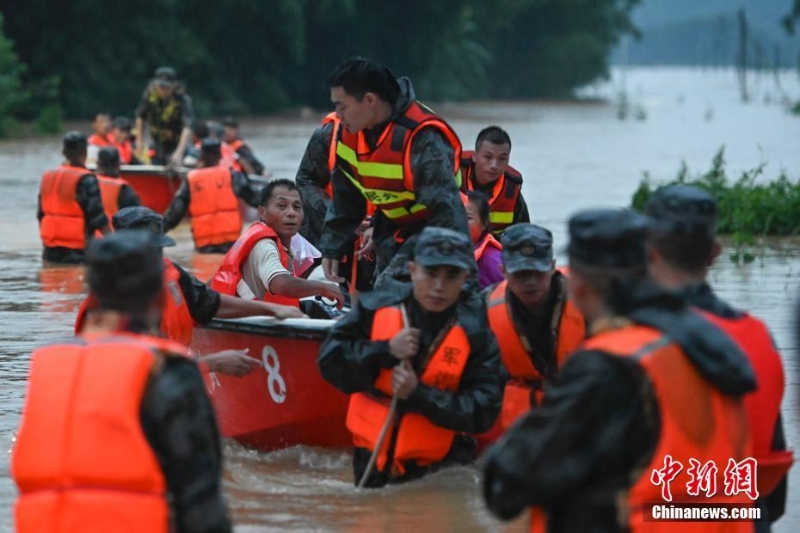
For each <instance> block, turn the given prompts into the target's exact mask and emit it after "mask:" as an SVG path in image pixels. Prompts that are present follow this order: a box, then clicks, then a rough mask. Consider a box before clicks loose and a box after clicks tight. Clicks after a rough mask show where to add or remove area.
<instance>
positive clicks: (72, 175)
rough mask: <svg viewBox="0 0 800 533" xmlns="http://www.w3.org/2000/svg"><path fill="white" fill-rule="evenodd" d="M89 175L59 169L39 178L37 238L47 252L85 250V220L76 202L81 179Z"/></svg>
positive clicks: (80, 170)
mask: <svg viewBox="0 0 800 533" xmlns="http://www.w3.org/2000/svg"><path fill="white" fill-rule="evenodd" d="M87 174H91V172H89V171H88V170H86V169H85V168H82V167H72V166H68V165H61V166H60V167H58V168H57V169H56V170H49V171H47V172H45V173H44V175H43V176H42V184H41V188H40V189H39V194H40V196H41V201H42V211H43V212H44V217H43V218H42V220H41V222H40V223H39V236H40V237H41V238H42V243H43V244H44V245H45V246H46V247H48V248H54V247H63V248H70V249H72V250H83V249H84V247H85V246H86V217H85V215H84V213H83V209H81V206H80V204H79V203H78V201H77V200H76V199H75V191H76V189H77V187H78V182H79V181H80V179H81V178H82V177H83V176H85V175H87Z"/></svg>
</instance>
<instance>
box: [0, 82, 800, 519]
mask: <svg viewBox="0 0 800 533" xmlns="http://www.w3.org/2000/svg"><path fill="white" fill-rule="evenodd" d="M618 80H619V77H618V76H617V77H615V79H614V81H612V82H611V83H608V84H603V85H599V86H597V87H592V88H588V89H586V91H585V93H586V94H587V95H589V96H601V97H607V98H609V102H610V103H600V104H578V103H526V102H501V103H483V102H479V103H472V104H457V105H440V106H434V107H435V108H436V109H437V110H438V111H439V112H440V113H441V114H442V115H443V116H444V117H445V118H447V119H449V120H450V121H451V123H452V124H453V126H454V127H455V129H456V131H457V132H458V134H459V135H460V136H461V138H462V142H463V143H464V144H465V147H471V145H472V141H473V140H474V137H475V135H476V134H477V132H478V131H479V130H480V129H481V128H482V127H484V126H486V125H489V124H498V125H501V126H502V127H504V128H506V129H507V130H508V131H509V133H510V134H511V138H512V141H513V143H514V147H513V153H512V164H513V165H514V166H515V167H516V168H517V169H519V170H520V171H521V172H522V173H523V176H524V177H525V187H524V190H523V192H524V195H525V198H526V200H527V201H528V204H529V206H530V211H531V215H532V218H533V221H534V222H536V223H539V224H542V225H545V226H547V227H549V228H551V229H552V230H553V233H554V235H555V239H556V246H557V248H559V249H560V248H561V247H563V243H564V236H565V224H564V223H565V221H566V219H567V218H568V216H569V215H570V214H571V213H572V212H574V211H575V210H578V209H581V208H585V207H596V206H614V205H619V206H621V205H627V204H628V203H629V202H630V197H631V194H632V192H633V191H634V189H635V187H636V185H637V184H638V182H639V179H640V178H641V173H642V171H644V170H649V171H651V173H652V174H653V175H654V177H655V178H657V179H667V178H671V177H673V176H674V175H675V172H676V170H677V168H678V166H679V163H680V161H681V160H685V161H686V162H687V163H688V164H689V167H690V168H691V169H693V170H705V169H707V168H708V166H709V164H710V160H711V157H712V156H713V154H714V153H715V152H716V150H717V149H718V148H719V147H720V146H721V145H723V144H724V145H725V146H726V149H727V151H726V159H727V160H728V162H729V165H728V169H729V171H730V172H731V174H732V175H735V174H737V173H738V172H740V171H742V170H745V169H750V168H753V167H755V166H757V165H758V164H759V163H760V162H762V161H767V162H768V163H769V165H768V166H767V170H766V172H765V179H770V178H774V177H776V176H777V174H778V172H779V171H780V170H781V169H786V170H787V171H788V173H789V175H790V177H791V178H793V179H796V178H797V177H798V174H799V173H798V169H799V168H800V151H798V150H797V147H796V140H797V139H798V138H800V121H799V120H798V119H796V118H792V117H790V116H789V115H788V114H787V113H786V112H785V110H784V109H783V108H782V107H781V105H780V104H778V99H779V96H780V94H779V92H778V91H777V90H776V89H775V85H774V84H773V81H772V78H771V77H768V76H766V75H765V76H764V77H763V78H761V79H759V78H755V79H754V84H755V86H754V87H751V92H753V93H754V94H755V95H756V96H755V97H754V98H753V101H752V103H750V104H748V105H743V104H741V103H740V102H739V100H738V92H737V86H736V79H735V76H734V73H733V72H729V71H717V72H700V71H696V70H687V69H683V70H679V69H643V70H633V71H630V72H629V73H628V78H627V83H628V90H629V92H630V96H631V98H632V99H633V101H634V104H637V105H641V106H643V108H644V109H645V111H646V113H647V118H646V120H644V121H636V120H632V119H629V120H627V121H620V120H618V118H617V108H616V106H615V105H614V104H613V98H614V96H615V95H616V91H617V89H618V85H617V82H618ZM782 83H783V86H784V88H786V89H787V90H789V91H791V92H792V94H794V95H797V94H800V90H799V89H800V86H798V83H797V81H796V75H795V74H789V73H787V74H785V75H784V76H783V79H782ZM316 120H317V119H316V118H312V119H299V118H298V119H286V118H262V119H258V120H250V121H244V122H243V132H244V134H245V136H246V137H247V138H248V140H249V141H250V143H251V144H252V145H253V147H254V149H255V151H256V153H257V154H259V156H260V157H261V158H262V159H263V160H264V161H265V163H266V164H267V165H268V166H269V167H270V168H272V170H273V173H274V175H275V176H279V177H293V176H294V173H295V170H296V168H297V164H298V163H299V160H300V157H301V156H302V154H303V150H304V148H305V144H306V142H307V140H308V136H309V135H310V133H311V131H312V130H313V128H314V127H315V125H316V123H317V121H316ZM79 126H80V127H82V128H83V129H88V124H80V125H79ZM59 150H60V146H59V139H58V138H47V139H36V140H22V141H5V142H2V143H0V184H1V185H2V196H0V234H2V238H0V243H2V244H0V324H2V326H1V327H0V452H2V456H1V457H2V458H1V459H0V531H11V530H12V528H13V521H12V516H11V509H12V506H13V501H14V498H15V496H16V490H15V488H14V484H13V482H12V481H11V479H10V477H9V467H8V457H9V456H8V450H9V449H10V448H11V446H12V442H13V439H14V434H15V432H16V428H17V426H18V424H19V417H20V411H21V409H22V401H23V395H24V391H25V380H26V376H27V368H28V358H29V354H30V352H31V351H32V350H33V349H35V348H36V347H39V346H41V345H43V344H47V343H49V342H52V341H53V340H55V339H58V338H59V337H64V336H67V335H70V334H71V332H72V324H73V320H74V314H75V311H76V310H77V306H78V304H79V302H80V301H81V299H82V297H83V280H82V273H81V270H80V269H79V268H69V267H68V268H51V269H43V268H42V265H41V259H40V242H39V238H38V233H37V225H36V218H35V212H36V194H37V188H38V183H39V179H40V176H41V173H42V172H43V171H44V170H46V169H48V168H50V167H53V166H55V165H57V164H58V163H59V161H60V156H59ZM175 236H176V239H177V240H178V242H179V244H178V246H177V247H176V248H173V249H170V250H169V255H170V256H171V257H172V258H174V259H176V260H178V261H179V262H180V263H181V264H183V265H184V266H186V267H188V268H195V267H200V266H201V265H199V264H198V263H197V259H196V258H194V257H193V255H194V254H193V253H192V246H191V236H190V234H189V232H188V228H187V227H186V226H182V227H180V228H179V229H178V230H177V231H176V232H175ZM559 243H561V244H559ZM711 277H712V281H713V283H714V284H715V286H716V287H717V290H718V291H719V293H720V294H721V295H722V296H723V297H724V298H726V299H728V300H730V301H731V302H733V303H735V304H736V305H737V306H739V307H741V308H744V309H747V310H750V311H751V312H753V313H755V314H756V315H758V316H760V317H762V318H763V319H764V320H765V321H766V322H767V324H768V325H769V326H770V329H771V330H772V333H773V335H774V337H775V339H776V342H777V344H778V346H779V348H780V350H781V353H782V355H783V358H784V362H785V367H786V381H787V389H786V395H785V399H784V403H783V417H784V423H785V425H786V432H787V440H788V442H789V446H790V447H792V448H795V449H797V448H798V444H800V409H798V389H797V382H798V379H797V378H798V375H800V373H799V372H798V368H797V343H796V338H795V332H794V329H793V326H792V318H793V317H792V306H793V302H794V300H795V297H796V296H797V294H798V290H797V289H798V286H800V283H798V278H799V277H800V241H798V240H797V239H784V240H770V241H768V242H765V243H763V245H762V246H761V247H760V248H759V258H758V259H757V260H756V261H755V262H753V263H751V264H748V265H736V264H733V263H732V262H731V261H730V260H729V259H728V258H727V255H725V256H724V257H723V258H722V259H721V261H720V262H719V264H718V265H717V266H716V267H715V268H714V270H713V272H712V276H711ZM225 457H226V465H225V489H226V493H227V497H228V501H229V504H230V507H231V509H232V511H233V516H234V519H235V523H236V530H237V531H282V530H288V529H294V530H302V531H352V532H360V531H364V532H366V531H381V530H390V531H391V530H398V531H399V530H409V529H411V528H416V529H418V530H420V531H433V530H458V531H496V530H503V529H505V530H510V531H523V530H525V525H524V520H518V521H517V522H516V523H513V524H511V525H505V524H501V523H500V522H498V521H496V520H494V519H493V518H492V517H490V516H489V514H488V513H487V512H486V510H485V509H484V506H483V502H482V500H481V497H480V477H479V475H478V472H477V470H475V469H473V468H456V469H449V470H445V471H442V472H439V473H437V474H435V475H432V476H430V477H429V478H426V479H423V480H421V481H418V482H415V483H412V484H408V485H405V486H397V487H391V488H388V489H385V490H382V491H369V492H365V493H359V492H356V490H355V489H354V488H353V485H352V473H351V469H350V459H349V455H348V453H347V451H346V450H341V451H335V450H334V451H331V450H324V449H311V448H304V447H300V448H291V449H287V450H282V451H278V452H273V453H260V452H256V451H253V450H249V449H246V448H244V447H242V446H240V445H238V444H236V443H234V442H226V443H225ZM774 530H775V531H779V532H790V531H791V532H794V531H798V530H800V469H797V468H795V469H794V471H793V472H792V475H791V479H790V489H789V501H788V505H787V513H786V516H784V518H783V519H782V520H781V521H780V522H779V523H778V524H777V526H776V527H775V529H774Z"/></svg>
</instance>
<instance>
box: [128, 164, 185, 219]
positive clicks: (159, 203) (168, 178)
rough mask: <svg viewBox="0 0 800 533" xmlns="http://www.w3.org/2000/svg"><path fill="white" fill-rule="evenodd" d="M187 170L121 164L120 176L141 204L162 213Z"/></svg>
mask: <svg viewBox="0 0 800 533" xmlns="http://www.w3.org/2000/svg"><path fill="white" fill-rule="evenodd" d="M187 170H188V169H177V170H175V169H172V168H169V167H165V166H162V165H122V166H121V167H120V177H121V178H123V179H125V180H126V181H127V182H128V183H130V184H131V187H133V190H135V191H136V194H138V195H139V198H140V199H141V200H142V205H143V206H145V207H149V208H150V209H152V210H153V211H155V212H156V213H163V212H164V211H166V210H167V207H169V204H170V202H172V198H173V196H175V191H177V190H178V187H180V185H181V180H182V179H183V178H184V177H185V176H186V171H187Z"/></svg>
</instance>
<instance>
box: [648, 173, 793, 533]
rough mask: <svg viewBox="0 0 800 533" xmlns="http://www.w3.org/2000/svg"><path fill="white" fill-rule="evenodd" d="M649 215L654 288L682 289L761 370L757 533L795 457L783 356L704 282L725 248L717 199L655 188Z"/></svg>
mask: <svg viewBox="0 0 800 533" xmlns="http://www.w3.org/2000/svg"><path fill="white" fill-rule="evenodd" d="M645 213H646V214H647V216H648V217H650V221H651V227H650V232H649V233H648V240H647V244H648V261H649V262H648V272H649V275H650V278H651V279H652V280H653V281H654V282H655V283H657V284H659V285H661V286H663V287H665V288H667V289H670V290H675V291H678V292H679V293H680V294H681V295H683V296H684V297H685V298H686V300H687V301H688V302H689V303H690V304H691V305H693V306H696V307H697V308H699V309H701V310H702V312H703V313H704V314H705V316H706V317H707V318H708V319H709V320H711V321H712V322H713V323H714V324H716V325H717V326H718V327H720V328H721V329H722V330H723V331H725V332H726V333H728V335H730V337H731V338H732V339H733V340H734V341H736V343H737V344H738V345H739V346H740V347H741V348H742V350H743V351H744V353H745V355H746V356H747V357H748V359H749V361H750V363H751V364H752V365H753V370H755V373H756V379H757V381H758V389H757V390H756V391H755V392H754V393H753V394H749V395H748V396H747V397H746V398H745V401H744V404H745V408H746V409H747V417H748V421H749V423H750V429H751V433H752V435H753V456H754V457H755V459H756V460H757V461H758V470H759V471H758V479H759V481H760V482H761V483H763V484H764V485H763V486H764V487H766V485H770V486H771V487H770V488H771V490H769V492H767V491H766V490H762V493H761V497H760V498H759V500H758V502H757V503H758V506H759V507H760V508H761V510H762V513H763V514H762V520H760V521H759V522H758V527H757V528H756V531H757V532H759V533H760V532H767V531H769V530H770V524H771V523H773V522H775V521H777V520H778V519H779V518H780V517H781V516H783V514H784V511H785V508H786V492H787V472H788V470H789V468H790V467H791V466H792V462H793V458H792V454H791V452H787V451H786V438H785V437H784V432H783V421H782V419H781V400H782V399H783V390H784V370H783V362H782V361H781V356H780V354H779V353H778V349H777V347H776V345H775V342H774V341H773V339H772V335H771V334H770V332H769V329H768V328H767V326H766V324H764V322H762V321H761V320H759V319H758V318H756V317H754V316H753V315H751V314H749V313H746V312H744V311H740V310H738V309H734V308H733V307H731V306H730V305H729V304H728V303H726V302H724V301H723V300H722V299H720V298H719V297H718V296H717V295H716V294H715V293H714V290H713V289H712V288H711V285H709V283H708V281H707V277H708V271H709V268H710V267H711V265H713V263H714V260H715V259H716V258H717V257H718V256H719V254H720V253H721V251H722V246H721V244H720V242H719V240H718V239H717V231H716V228H717V201H716V199H715V198H714V196H713V195H711V193H709V192H708V191H705V190H703V189H701V188H699V187H695V186H692V185H669V186H666V187H662V188H660V189H658V190H657V191H655V193H653V195H652V196H651V197H650V199H649V200H648V201H647V204H646V205H645Z"/></svg>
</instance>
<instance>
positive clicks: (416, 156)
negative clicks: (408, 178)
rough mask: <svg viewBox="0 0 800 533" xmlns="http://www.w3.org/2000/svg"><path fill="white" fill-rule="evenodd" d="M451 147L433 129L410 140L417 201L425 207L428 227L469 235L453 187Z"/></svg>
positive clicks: (427, 129)
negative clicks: (427, 214)
mask: <svg viewBox="0 0 800 533" xmlns="http://www.w3.org/2000/svg"><path fill="white" fill-rule="evenodd" d="M453 155H454V154H453V147H452V146H450V144H449V143H448V142H447V141H445V139H444V137H443V136H442V134H441V133H439V132H438V131H437V130H435V129H433V128H426V129H423V130H422V131H420V132H419V133H418V134H417V135H416V136H415V137H414V139H413V140H412V141H411V171H412V172H413V174H414V190H415V191H416V195H417V203H420V204H422V205H424V206H426V207H427V208H428V213H429V218H428V224H427V225H429V226H437V227H442V228H449V229H453V230H456V231H461V232H462V233H464V234H465V235H469V229H468V226H467V213H466V211H465V210H464V204H463V202H462V201H461V197H460V195H459V193H458V187H456V181H455V177H454V176H455V170H454V168H453Z"/></svg>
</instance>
